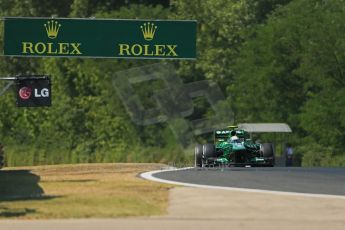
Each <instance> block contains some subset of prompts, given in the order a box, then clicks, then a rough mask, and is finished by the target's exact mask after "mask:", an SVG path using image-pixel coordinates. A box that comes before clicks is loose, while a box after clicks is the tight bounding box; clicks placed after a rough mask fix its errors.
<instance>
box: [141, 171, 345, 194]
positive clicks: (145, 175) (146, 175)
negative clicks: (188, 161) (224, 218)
mask: <svg viewBox="0 0 345 230" xmlns="http://www.w3.org/2000/svg"><path fill="white" fill-rule="evenodd" d="M191 168H193V167H186V168H179V169H177V168H173V169H163V170H156V171H151V172H145V173H141V174H140V177H142V178H144V179H146V180H151V181H155V182H160V183H165V184H174V185H182V186H187V187H195V188H207V189H221V190H228V191H238V192H255V193H267V194H275V195H289V196H303V197H316V198H337V199H345V196H341V195H327V194H314V193H299V192H283V191H274V190H263V189H249V188H235V187H224V186H214V185H203V184H192V183H184V182H178V181H171V180H165V179H160V178H157V177H154V174H157V173H161V172H171V171H180V170H187V169H191Z"/></svg>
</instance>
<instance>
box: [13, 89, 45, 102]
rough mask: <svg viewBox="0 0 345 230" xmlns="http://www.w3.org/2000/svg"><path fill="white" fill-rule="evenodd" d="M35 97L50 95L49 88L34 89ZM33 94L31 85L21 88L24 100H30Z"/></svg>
mask: <svg viewBox="0 0 345 230" xmlns="http://www.w3.org/2000/svg"><path fill="white" fill-rule="evenodd" d="M34 92H35V93H34V94H33V96H34V97H49V89H47V88H43V89H41V92H39V90H38V89H34ZM31 95H32V89H31V88H30V87H26V86H24V87H22V88H20V89H19V97H20V98H21V99H23V100H28V99H30V97H31Z"/></svg>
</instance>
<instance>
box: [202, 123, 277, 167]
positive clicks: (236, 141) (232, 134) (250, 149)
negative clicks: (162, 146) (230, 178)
mask: <svg viewBox="0 0 345 230" xmlns="http://www.w3.org/2000/svg"><path fill="white" fill-rule="evenodd" d="M274 163H275V158H274V148H273V145H272V144H271V143H263V144H258V143H254V142H253V141H252V140H251V139H250V135H249V133H248V132H247V131H245V130H241V129H238V128H237V126H229V127H228V129H225V130H224V129H223V130H216V131H215V132H214V144H204V145H201V144H198V145H196V146H195V166H196V167H212V166H268V167H273V166H274Z"/></svg>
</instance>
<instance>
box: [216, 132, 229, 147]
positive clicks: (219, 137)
mask: <svg viewBox="0 0 345 230" xmlns="http://www.w3.org/2000/svg"><path fill="white" fill-rule="evenodd" d="M231 131H232V130H216V131H214V143H215V144H217V143H219V142H223V141H226V140H227V139H228V138H229V136H230V134H231Z"/></svg>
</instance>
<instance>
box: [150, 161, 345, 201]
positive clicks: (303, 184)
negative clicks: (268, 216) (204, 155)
mask: <svg viewBox="0 0 345 230" xmlns="http://www.w3.org/2000/svg"><path fill="white" fill-rule="evenodd" d="M153 176H154V177H155V178H159V179H163V180H170V181H176V182H183V183H190V184H197V185H211V186H222V187H233V188H245V189H260V190H269V191H279V192H293V193H308V194H323V195H325V194H326V195H338V196H339V195H341V196H345V168H297V167H274V168H237V167H233V168H190V169H185V170H174V171H165V172H159V173H155V174H154V175H153Z"/></svg>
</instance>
